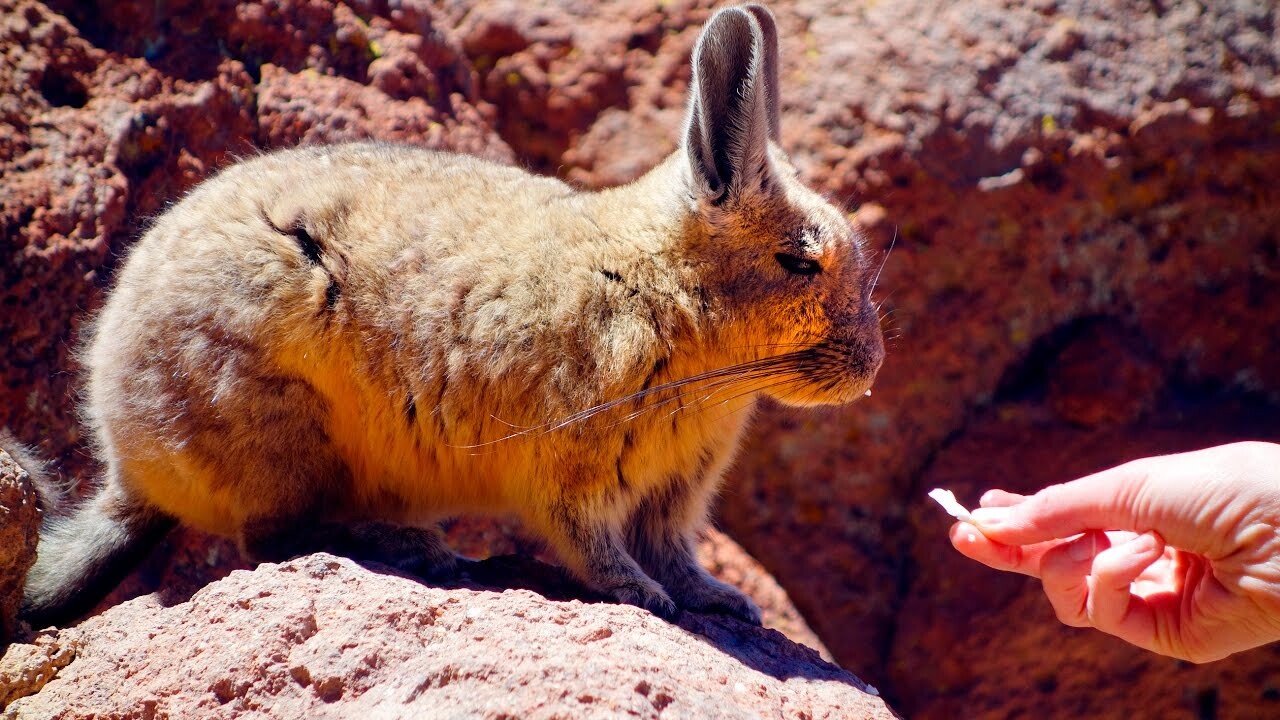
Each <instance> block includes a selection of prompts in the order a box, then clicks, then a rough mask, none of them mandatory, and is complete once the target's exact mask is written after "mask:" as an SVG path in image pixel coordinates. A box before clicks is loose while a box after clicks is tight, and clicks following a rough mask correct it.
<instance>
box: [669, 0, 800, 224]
mask: <svg viewBox="0 0 1280 720" xmlns="http://www.w3.org/2000/svg"><path fill="white" fill-rule="evenodd" d="M759 18H764V21H763V22H762V21H761V20H760V19H759ZM777 57H778V48H777V30H776V28H775V27H774V24H773V18H772V16H771V15H769V11H768V10H765V9H764V8H762V7H758V6H748V7H747V8H737V7H734V8H727V9H725V10H721V11H720V12H718V13H716V14H715V16H714V17H712V18H711V21H710V22H708V23H707V26H706V27H705V28H703V30H702V36H701V37H699V38H698V44H697V45H696V46H695V47H694V49H693V87H692V92H691V97H690V99H689V117H688V122H687V124H686V128H685V139H684V144H685V153H686V155H687V156H688V158H689V164H690V166H691V169H692V171H693V179H694V184H695V187H696V188H697V189H698V190H699V191H700V192H701V193H702V194H703V195H704V196H705V197H707V198H708V199H710V200H711V201H712V202H714V203H717V204H718V203H722V202H724V201H725V200H728V199H730V198H737V197H742V196H743V195H745V194H749V193H752V192H755V191H762V190H767V189H768V188H769V186H770V182H771V179H772V172H773V171H772V168H771V166H770V163H769V139H770V138H771V137H772V138H775V139H776V138H777V123H778V96H777V90H776V86H777V82H776V77H777V72H778V60H777Z"/></svg>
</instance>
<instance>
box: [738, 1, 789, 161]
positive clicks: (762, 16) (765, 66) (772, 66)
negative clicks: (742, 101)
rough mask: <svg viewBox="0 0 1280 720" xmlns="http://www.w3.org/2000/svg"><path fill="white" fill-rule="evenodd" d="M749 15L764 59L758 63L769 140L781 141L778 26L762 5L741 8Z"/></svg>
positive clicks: (771, 14)
mask: <svg viewBox="0 0 1280 720" xmlns="http://www.w3.org/2000/svg"><path fill="white" fill-rule="evenodd" d="M742 9H743V10H746V11H747V12H749V13H751V16H752V17H754V18H755V19H756V23H757V24H758V25H759V26H760V48H761V49H762V50H763V51H764V58H762V62H761V63H760V79H762V80H763V81H764V95H765V111H766V112H767V113H768V118H769V139H770V140H772V141H774V142H781V141H782V114H781V111H780V110H779V107H778V104H779V103H780V102H781V100H780V99H779V97H778V24H777V23H776V22H774V21H773V13H771V12H769V8H767V7H765V6H763V5H746V6H744V7H743V8H742Z"/></svg>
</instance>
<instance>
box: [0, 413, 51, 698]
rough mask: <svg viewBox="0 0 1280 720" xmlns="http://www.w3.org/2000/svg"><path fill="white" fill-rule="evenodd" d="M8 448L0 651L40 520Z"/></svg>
mask: <svg viewBox="0 0 1280 720" xmlns="http://www.w3.org/2000/svg"><path fill="white" fill-rule="evenodd" d="M0 438H3V434H0ZM9 449H12V448H5V447H0V648H3V647H4V645H5V644H6V643H7V642H8V641H9V640H10V639H11V638H12V637H13V636H14V634H15V632H16V631H17V623H18V606H19V605H20V604H21V603H22V587H23V582H22V581H23V578H25V577H26V576H27V570H29V569H31V565H32V564H33V563H34V562H35V561H36V541H37V540H38V539H39V535H40V518H41V513H40V509H39V507H38V503H37V499H36V488H35V486H34V485H33V484H32V482H31V476H30V475H29V474H28V473H27V471H26V470H25V469H23V467H22V466H21V465H19V464H18V463H17V462H15V461H14V459H13V456H11V455H10V454H9V453H8V452H6V450H9ZM0 702H2V700H0Z"/></svg>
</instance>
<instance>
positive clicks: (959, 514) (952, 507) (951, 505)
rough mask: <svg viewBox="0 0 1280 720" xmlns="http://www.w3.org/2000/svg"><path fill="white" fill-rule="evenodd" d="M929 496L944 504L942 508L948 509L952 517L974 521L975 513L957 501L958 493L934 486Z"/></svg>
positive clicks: (968, 521)
mask: <svg viewBox="0 0 1280 720" xmlns="http://www.w3.org/2000/svg"><path fill="white" fill-rule="evenodd" d="M929 497H931V498H933V499H934V500H936V501H937V503H938V504H939V505H941V506H942V509H943V510H946V511H947V513H949V514H950V515H951V517H953V518H955V519H957V520H963V521H964V522H967V523H971V522H973V515H971V514H970V513H969V511H968V510H966V509H965V507H964V506H963V505H961V504H960V503H958V502H956V495H955V493H953V492H951V491H950V490H943V489H942V488H934V489H932V490H930V491H929Z"/></svg>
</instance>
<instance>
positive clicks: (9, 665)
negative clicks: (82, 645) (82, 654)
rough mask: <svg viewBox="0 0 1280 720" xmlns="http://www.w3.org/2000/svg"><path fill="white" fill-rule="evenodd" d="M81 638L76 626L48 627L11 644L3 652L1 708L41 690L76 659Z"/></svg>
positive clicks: (0, 679) (0, 661)
mask: <svg viewBox="0 0 1280 720" xmlns="http://www.w3.org/2000/svg"><path fill="white" fill-rule="evenodd" d="M79 639H80V633H79V632H78V631H76V630H58V631H55V630H46V631H43V632H41V633H40V634H38V635H37V636H36V637H34V638H32V639H31V642H23V643H15V644H13V645H10V646H8V648H7V649H6V650H5V652H4V655H3V656H0V711H2V710H4V709H5V707H6V706H8V705H9V703H11V702H13V701H14V700H17V699H18V698H23V697H29V696H31V695H34V694H35V693H37V692H40V690H41V689H42V688H44V686H45V685H46V684H47V683H48V682H49V681H50V680H52V679H53V678H54V677H55V676H56V675H57V674H58V671H59V670H61V669H62V668H64V667H66V666H67V665H68V664H69V663H70V662H71V661H72V660H74V659H75V656H76V648H77V646H78V643H79Z"/></svg>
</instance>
